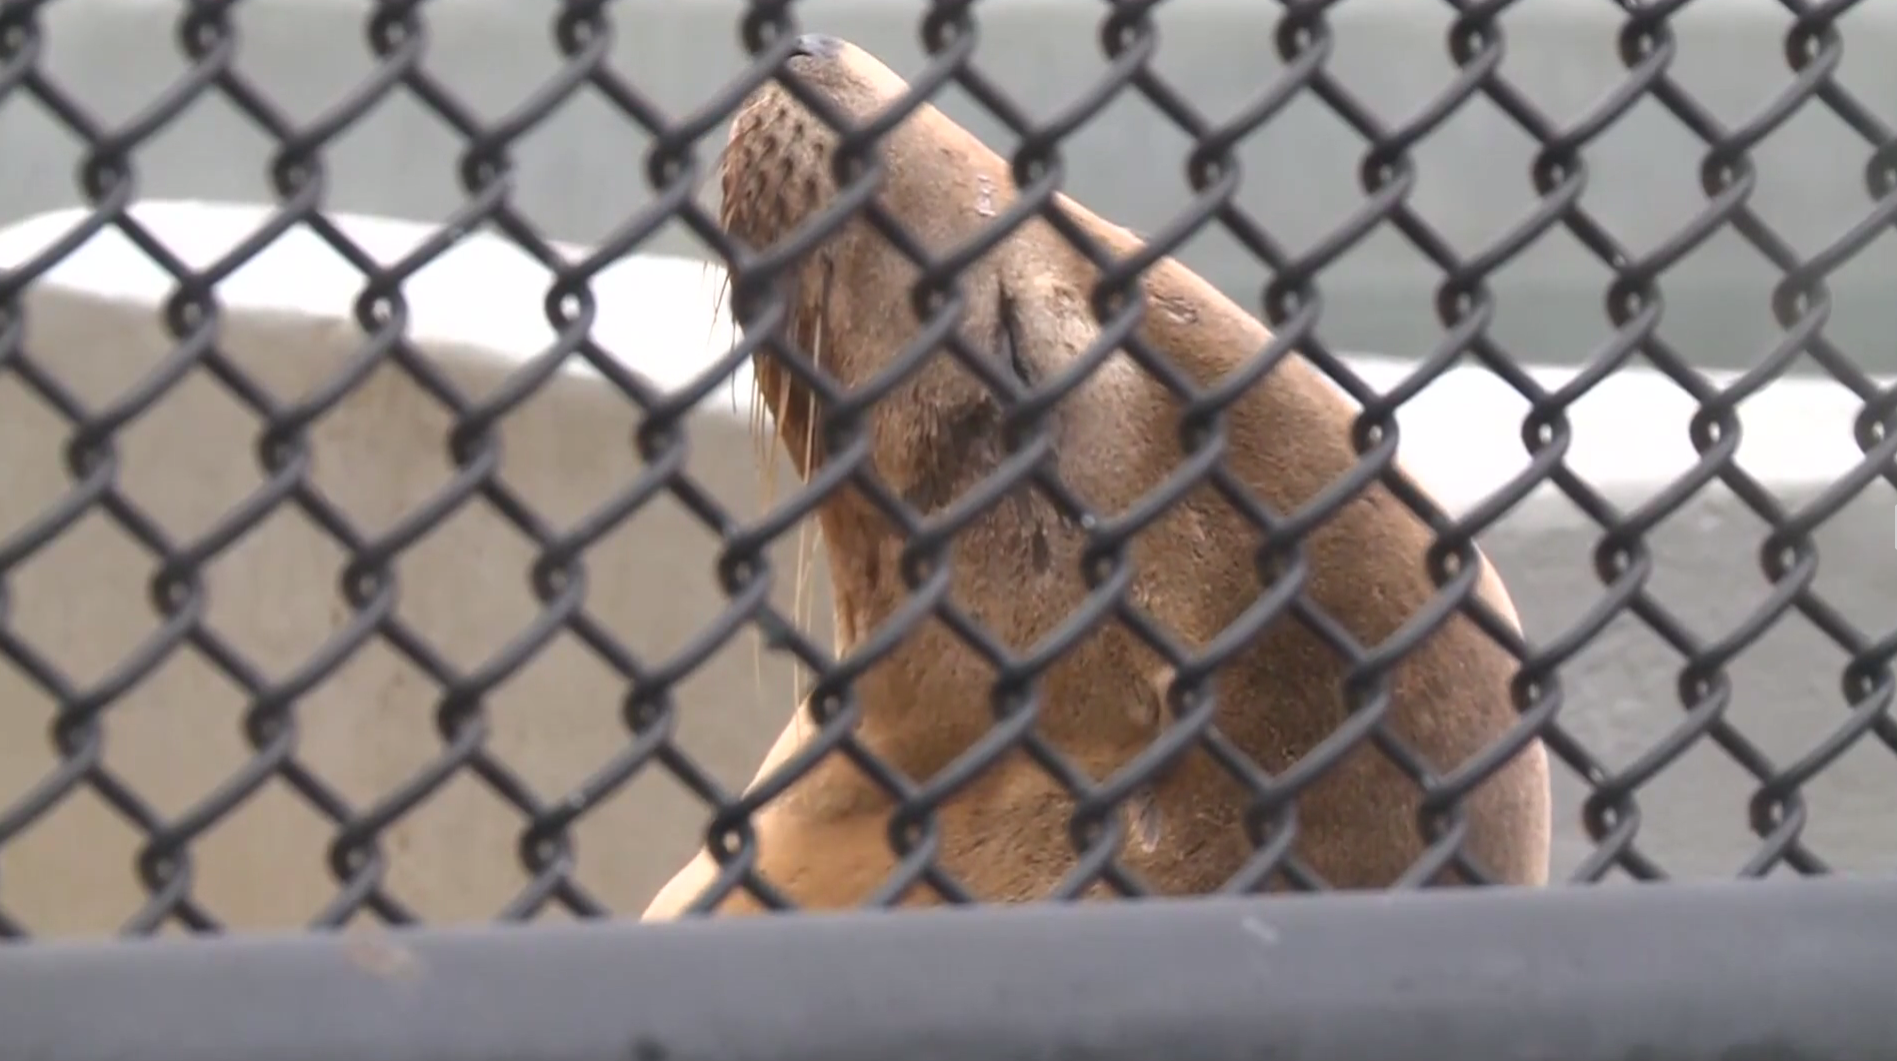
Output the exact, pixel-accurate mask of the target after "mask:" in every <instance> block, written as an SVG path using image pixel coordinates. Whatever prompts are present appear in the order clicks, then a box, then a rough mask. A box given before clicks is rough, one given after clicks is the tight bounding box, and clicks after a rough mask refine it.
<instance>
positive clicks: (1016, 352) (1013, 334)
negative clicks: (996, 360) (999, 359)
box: [997, 289, 1034, 387]
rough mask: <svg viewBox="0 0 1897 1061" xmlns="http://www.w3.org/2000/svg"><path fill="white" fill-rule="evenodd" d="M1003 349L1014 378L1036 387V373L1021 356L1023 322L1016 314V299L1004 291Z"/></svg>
mask: <svg viewBox="0 0 1897 1061" xmlns="http://www.w3.org/2000/svg"><path fill="white" fill-rule="evenodd" d="M999 309H1000V312H999V314H997V315H998V316H999V317H1000V318H1001V340H1000V341H1001V349H1002V351H1003V352H1004V353H1005V354H1007V357H1008V368H1009V369H1010V370H1011V371H1013V372H1014V378H1015V379H1018V380H1020V381H1021V385H1022V386H1024V387H1032V386H1034V373H1033V372H1031V371H1029V369H1028V363H1027V359H1026V358H1024V357H1022V356H1021V322H1020V320H1019V319H1018V318H1017V317H1016V316H1015V313H1014V299H1012V298H1009V297H1008V292H1007V291H1006V290H1005V289H1004V290H1003V291H1002V292H1001V298H1000V304H999Z"/></svg>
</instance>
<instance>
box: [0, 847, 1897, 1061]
mask: <svg viewBox="0 0 1897 1061" xmlns="http://www.w3.org/2000/svg"><path fill="white" fill-rule="evenodd" d="M0 1029H4V1039H3V1040H0V1041H3V1042H4V1043H5V1048H4V1055H5V1057H6V1058H7V1059H9V1061H13V1059H17V1061H133V1059H137V1061H490V1059H492V1061H501V1059H506V1061H627V1059H636V1061H660V1059H691V1061H765V1059H769V1061H859V1059H860V1061H871V1059H875V1061H897V1059H900V1061H1015V1059H1021V1061H1026V1059H1029V1058H1034V1059H1052V1058H1060V1059H1062V1061H1171V1059H1175V1058H1176V1059H1179V1061H1187V1059H1191V1061H1240V1059H1244V1061H1257V1059H1261V1058H1272V1059H1279V1058H1283V1059H1291V1058H1298V1059H1312V1061H1317V1059H1323V1061H1395V1059H1398V1058H1408V1057H1429V1058H1432V1059H1437V1058H1439V1059H1442V1061H1452V1059H1453V1061H1500V1059H1504V1058H1506V1059H1531V1058H1532V1059H1548V1061H1555V1059H1559V1061H1610V1059H1611V1061H1629V1059H1634V1058H1665V1059H1667V1061H1736V1059H1764V1058H1771V1059H1774V1061H1799V1059H1809V1061H1819V1059H1823V1061H1859V1059H1862V1061H1872V1059H1876V1061H1889V1059H1891V1058H1893V1057H1897V881H1892V880H1874V879H1850V878H1836V879H1827V880H1812V881H1799V882H1796V883H1789V882H1788V883H1777V882H1754V883H1723V882H1720V883H1694V884H1667V885H1649V886H1638V887H1611V886H1603V887H1588V888H1582V887H1564V888H1557V889H1553V890H1547V891H1540V892H1533V891H1520V892H1503V891H1497V890H1491V891H1488V892H1484V893H1474V892H1464V893H1455V894H1451V893H1447V892H1435V893H1408V894H1392V895H1384V894H1356V895H1345V894H1331V895H1319V896H1308V897H1290V898H1283V899H1265V900H1241V899H1209V900H1195V901H1176V902H1149V903H1142V904H1136V905H1116V906H1114V907H1113V908H1111V909H1108V908H1106V907H1104V906H1100V905H1094V906H1085V907H1054V906H1040V907H1012V908H985V909H978V910H951V911H941V912H929V913H901V914H886V913H865V914H855V915H841V916H816V915H811V916H803V917H792V918H768V919H751V920H733V921H725V922H703V923H694V924H674V925H631V924H607V923H594V924H590V925H560V926H494V927H480V928H468V929H459V930H455V929H428V930H416V931H406V932H389V933H382V934H357V935H350V936H341V935H316V934H306V935H281V936H249V937H244V936H230V937H225V938H222V939H188V940H187V939H171V940H153V941H140V942H103V941H102V942H96V943H56V944H33V945H20V946H11V947H0Z"/></svg>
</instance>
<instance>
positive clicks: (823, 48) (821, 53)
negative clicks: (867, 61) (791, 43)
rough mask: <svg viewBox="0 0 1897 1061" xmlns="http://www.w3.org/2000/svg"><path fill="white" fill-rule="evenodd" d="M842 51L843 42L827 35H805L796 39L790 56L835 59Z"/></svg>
mask: <svg viewBox="0 0 1897 1061" xmlns="http://www.w3.org/2000/svg"><path fill="white" fill-rule="evenodd" d="M842 51H843V42H842V41H840V40H838V39H837V38H835V37H832V36H830V35H829V34H827V33H805V34H803V35H801V36H799V37H798V38H797V44H796V47H795V48H794V49H793V50H792V52H791V54H792V55H808V56H810V57H811V58H813V59H835V58H836V57H837V56H838V55H839V54H841V53H842Z"/></svg>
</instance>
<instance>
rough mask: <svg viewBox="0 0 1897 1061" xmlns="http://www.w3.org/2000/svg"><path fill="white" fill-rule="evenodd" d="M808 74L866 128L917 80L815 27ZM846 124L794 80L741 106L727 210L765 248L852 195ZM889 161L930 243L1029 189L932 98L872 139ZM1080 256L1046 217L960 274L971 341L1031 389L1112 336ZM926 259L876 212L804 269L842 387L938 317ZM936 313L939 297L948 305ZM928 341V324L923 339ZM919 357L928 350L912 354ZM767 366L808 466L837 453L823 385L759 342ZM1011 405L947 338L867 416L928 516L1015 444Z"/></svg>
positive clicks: (908, 496) (880, 369) (729, 163)
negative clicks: (923, 297) (1005, 428)
mask: <svg viewBox="0 0 1897 1061" xmlns="http://www.w3.org/2000/svg"><path fill="white" fill-rule="evenodd" d="M786 65H787V67H788V76H789V77H792V78H795V79H797V80H798V81H799V82H800V83H801V84H802V85H803V86H804V87H805V88H806V89H807V90H808V91H810V92H812V93H814V94H815V95H816V96H818V97H819V98H820V99H822V100H823V101H824V103H826V104H828V105H829V107H830V108H831V109H832V110H834V111H835V112H836V113H837V114H838V116H840V117H841V118H843V119H844V120H845V121H847V122H849V123H850V124H851V125H853V126H857V127H861V126H862V125H864V124H866V123H869V122H873V121H875V120H876V119H878V118H881V117H884V116H886V115H888V114H890V113H892V108H893V107H895V106H896V105H897V104H899V103H901V102H902V101H903V98H904V97H905V96H906V95H907V94H908V93H909V91H910V88H909V85H908V84H907V83H906V82H905V81H904V80H903V79H902V78H901V77H899V76H898V75H897V74H896V73H895V72H893V71H892V70H890V69H889V68H888V67H887V66H885V65H884V64H883V63H882V62H881V61H880V60H878V59H877V58H876V57H874V56H872V55H870V54H869V53H868V52H865V51H863V50H862V49H860V48H858V47H856V46H855V45H853V44H850V43H848V42H846V41H842V40H838V39H836V38H834V37H826V36H821V35H817V34H806V35H804V36H803V37H800V38H799V39H798V49H797V53H796V54H795V55H794V56H793V57H792V58H791V59H790V60H789V61H788V63H787V64H786ZM838 142H839V137H838V135H837V133H836V132H835V131H834V130H832V129H831V128H830V127H829V126H828V125H826V123H825V122H824V121H823V120H821V119H820V118H818V117H817V116H816V115H814V114H812V113H811V112H810V111H809V110H807V109H806V108H805V107H804V106H803V105H802V104H801V103H799V102H798V101H797V99H795V98H794V96H793V95H792V93H791V92H789V91H787V90H786V89H784V88H783V87H782V86H781V85H779V84H776V83H772V84H769V85H767V86H765V87H764V88H762V89H760V90H758V91H757V92H755V93H754V94H753V95H752V96H751V98H750V99H749V100H748V101H747V102H746V104H745V106H744V107H743V109H742V110H741V111H740V112H739V114H738V115H737V117H736V119H735V121H734V123H733V127H732V131H731V137H730V142H729V145H728V147H727V149H726V154H725V158H724V166H723V194H724V197H723V206H722V211H721V218H720V220H721V223H722V225H723V227H724V228H725V229H726V231H727V232H729V233H730V234H732V235H735V236H737V237H738V238H739V239H741V240H743V241H744V242H745V243H746V244H748V245H749V246H750V247H751V248H754V249H761V248H766V247H771V246H774V245H778V244H780V243H781V242H782V241H784V240H786V239H788V238H791V237H793V236H794V234H796V233H797V232H799V231H800V230H801V229H803V228H804V227H805V226H807V225H809V224H810V223H812V221H813V220H815V219H817V216H818V215H819V214H820V213H821V212H822V211H823V209H824V208H825V207H827V206H830V205H832V204H835V203H836V201H837V199H838V191H839V189H838V185H837V181H836V178H835V173H834V171H833V166H832V159H833V157H834V154H835V152H836V150H837V146H838ZM868 157H871V158H873V159H875V160H876V161H877V162H879V163H880V166H881V173H880V175H879V176H864V177H860V178H856V179H853V180H852V181H851V182H850V183H849V185H848V187H847V188H846V191H847V190H854V189H855V188H857V187H861V186H867V185H870V184H873V185H874V187H875V201H876V202H877V204H878V205H879V206H880V207H881V208H882V209H883V210H884V211H885V212H886V214H887V215H888V216H890V217H891V218H893V219H895V220H896V223H897V224H898V225H899V227H900V228H901V229H902V230H903V232H904V233H906V235H907V236H908V237H909V238H910V239H911V240H913V242H914V245H915V246H917V247H919V248H921V249H922V250H923V251H924V252H926V253H927V254H929V255H931V256H934V257H939V256H941V255H942V254H943V253H945V252H948V251H951V250H955V249H959V248H961V247H963V246H965V245H967V244H968V243H969V241H971V240H974V239H976V238H977V237H979V236H981V235H983V234H984V233H986V232H988V231H989V230H991V229H993V228H994V227H995V225H996V219H997V217H998V215H999V214H1001V213H1002V212H1003V211H1004V210H1006V208H1007V207H1008V205H1009V204H1010V203H1012V202H1013V201H1014V199H1015V194H1016V193H1015V185H1014V182H1013V179H1012V177H1011V176H1010V173H1009V167H1008V164H1007V162H1006V161H1005V160H1003V159H1002V158H1000V157H999V156H998V155H996V154H995V153H994V152H993V151H991V150H989V149H988V147H987V146H985V145H984V144H982V143H981V142H980V141H979V140H977V139H975V137H973V136H972V135H971V134H969V133H968V132H967V131H966V130H964V129H962V128H961V127H960V126H958V125H956V124H955V123H954V122H953V121H951V120H949V119H948V118H947V117H946V116H945V115H943V114H942V113H941V112H940V111H939V110H937V109H936V108H935V107H934V106H931V105H929V104H926V103H925V104H922V105H921V106H918V107H916V108H915V109H914V110H913V111H912V112H910V113H909V114H908V115H907V116H906V117H904V118H903V119H902V120H901V121H900V122H899V123H897V124H896V125H895V126H894V128H893V129H891V130H890V131H889V132H888V133H887V134H886V135H885V136H884V137H883V138H882V140H881V142H880V144H879V145H877V146H876V147H874V148H872V149H870V152H869V156H868ZM1076 262H1077V256H1076V255H1075V253H1074V252H1073V250H1072V249H1071V248H1069V247H1066V246H1065V245H1064V244H1062V243H1061V241H1060V237H1059V236H1058V235H1057V234H1056V233H1055V232H1053V231H1052V230H1051V229H1050V228H1048V227H1047V226H1046V225H1045V224H1044V223H1039V222H1031V223H1028V224H1025V225H1022V226H1020V227H1019V228H1017V229H1016V231H1015V232H1014V233H1013V234H1012V235H1011V236H1010V237H1008V239H1007V240H1006V241H1005V243H1004V244H1003V246H1002V248H1000V249H997V250H994V251H991V252H989V253H987V254H985V255H983V256H981V257H980V258H978V259H977V260H975V261H974V262H973V263H972V264H970V265H968V266H967V267H966V268H964V269H962V270H960V271H959V273H957V274H956V275H957V280H956V283H957V286H958V287H959V289H960V294H961V296H962V298H963V299H964V300H965V301H964V305H965V310H964V312H963V314H962V317H961V320H960V323H959V326H957V327H956V328H955V332H956V334H957V335H958V336H959V337H960V340H961V342H962V344H963V348H964V349H965V350H967V351H970V352H972V353H975V354H977V355H978V356H980V357H982V358H984V359H985V360H986V362H987V363H988V364H990V365H991V366H992V367H993V369H994V370H995V371H996V372H998V373H1000V374H1002V375H1004V376H1006V377H1009V378H1011V379H1012V380H1013V381H1014V383H1015V385H1016V386H1018V387H1020V388H1027V387H1030V386H1032V385H1033V384H1034V383H1036V382H1037V381H1040V380H1044V379H1045V378H1046V377H1047V376H1049V375H1050V374H1052V373H1053V372H1055V371H1056V370H1057V369H1058V368H1059V367H1061V366H1062V365H1063V364H1065V363H1066V362H1067V361H1068V360H1070V359H1071V358H1072V357H1073V356H1074V355H1075V354H1077V353H1078V352H1080V351H1082V350H1084V349H1085V348H1086V346H1087V344H1088V343H1089V342H1091V340H1092V339H1093V338H1094V336H1095V334H1096V333H1097V328H1096V325H1095V322H1094V319H1093V317H1092V316H1091V315H1090V312H1089V310H1088V308H1087V303H1086V298H1087V296H1088V294H1089V293H1088V292H1087V291H1085V290H1074V289H1073V285H1072V284H1070V283H1066V282H1065V281H1066V280H1067V279H1068V278H1069V277H1075V276H1078V272H1079V271H1077V270H1075V269H1074V268H1073V266H1074V265H1075V264H1076ZM920 278H921V273H920V272H919V270H918V269H917V268H916V267H915V266H914V264H913V263H912V261H911V260H910V259H909V258H908V257H906V256H905V254H904V253H903V251H902V250H901V249H899V248H898V247H897V246H895V245H894V244H892V243H891V242H890V241H889V240H888V239H887V237H886V236H885V235H884V234H883V233H882V232H879V231H878V230H877V229H876V227H875V226H874V225H872V224H871V223H870V222H869V221H867V220H865V219H863V218H862V217H861V216H860V214H858V215H855V216H852V217H851V218H850V219H849V220H848V221H845V222H843V223H842V224H841V225H840V226H839V227H838V228H837V229H836V230H835V231H834V232H833V233H832V234H831V235H830V236H829V237H828V238H827V239H825V240H823V241H822V242H821V243H819V244H818V245H817V246H816V248H815V249H814V250H813V251H811V252H810V253H807V254H805V255H804V256H803V257H802V258H801V259H800V260H799V262H798V263H797V264H796V265H795V266H793V267H792V268H791V269H790V270H788V275H787V276H786V277H785V278H784V279H785V280H786V281H787V282H788V283H787V290H788V293H789V295H790V297H791V299H792V303H791V310H792V312H791V322H790V326H789V328H788V337H789V338H791V339H792V340H793V341H794V342H795V345H796V347H797V349H798V350H799V351H800V352H802V353H803V354H805V355H807V356H809V357H811V358H813V359H814V360H815V361H816V363H817V366H818V367H819V368H820V369H821V370H822V371H823V372H824V373H825V374H826V375H827V376H828V378H829V379H831V380H833V381H835V383H836V384H837V385H838V386H839V387H841V388H842V389H845V390H849V391H856V390H859V389H861V388H864V387H866V386H872V385H875V384H877V383H878V382H879V381H882V380H888V379H889V378H890V377H888V376H886V375H885V374H886V373H888V372H890V370H892V369H894V368H897V367H898V365H899V363H900V362H903V361H905V360H906V359H905V353H906V352H908V351H911V350H912V349H914V348H915V347H916V346H917V344H918V341H919V337H923V336H924V332H925V325H924V323H923V321H922V320H920V319H919V318H918V314H917V309H916V305H917V301H916V285H917V281H918V280H919V279H920ZM931 313H932V315H933V311H931ZM922 341H924V342H926V338H924V339H922ZM910 360H912V359H910ZM753 367H754V371H755V378H756V380H757V384H758V388H759V391H760V393H761V396H762V400H763V401H764V403H765V405H766V407H767V408H768V409H769V410H770V412H771V413H772V414H773V417H774V419H775V421H776V423H777V428H778V433H779V435H780V437H781V438H782V439H783V442H784V444H785V446H786V448H787V449H789V450H790V451H791V459H792V461H793V462H794V463H795V464H797V465H798V467H799V471H800V473H802V474H804V475H805V476H806V477H808V475H809V474H810V473H811V471H812V470H813V469H812V468H810V467H804V465H805V463H806V456H808V458H809V463H810V464H812V465H817V464H821V463H822V461H823V460H824V459H825V451H826V446H825V440H824V438H823V432H822V430H821V429H820V428H817V429H815V430H813V427H816V425H813V423H812V422H811V417H810V409H811V407H812V400H811V396H810V395H809V394H808V392H807V391H806V390H805V389H804V388H803V387H802V385H801V384H800V383H799V382H798V381H797V380H796V379H794V378H792V377H793V375H794V374H792V373H789V372H787V370H785V369H784V368H783V367H782V366H781V364H780V363H779V361H778V360H777V358H776V356H775V355H772V354H770V353H767V352H762V351H761V352H760V353H759V355H758V357H757V358H756V360H755V363H754V366H753ZM1001 421H1002V405H1001V402H1000V400H999V399H998V398H997V396H996V394H995V392H994V390H993V389H992V388H991V387H990V386H989V385H988V384H987V383H986V382H984V381H983V380H981V379H980V378H978V377H977V375H976V374H974V373H973V372H971V371H970V370H969V369H968V368H967V367H965V366H964V365H962V364H960V363H957V362H956V360H955V359H954V357H952V356H950V354H949V353H948V352H947V351H946V350H943V349H940V348H939V347H938V348H937V349H935V350H931V351H930V352H929V356H928V357H927V358H926V360H924V361H923V362H922V363H921V365H920V366H919V367H917V368H916V369H915V370H914V371H913V372H912V373H910V374H909V375H908V376H907V377H906V378H905V379H903V380H902V381H901V382H900V383H897V384H895V386H894V387H893V389H892V390H891V392H890V393H888V395H887V396H886V398H885V400H883V401H880V402H878V403H877V405H876V407H875V408H874V410H873V411H871V412H869V413H868V415H867V417H866V418H865V420H864V421H863V426H864V428H865V430H866V431H867V432H868V434H869V436H870V441H871V450H872V451H873V454H874V466H875V469H876V472H877V473H878V475H879V476H880V477H881V479H882V480H883V482H884V483H885V484H886V485H887V486H888V487H889V488H890V489H891V490H892V491H894V492H895V493H896V494H898V495H899V496H901V497H902V498H903V499H904V500H905V501H907V502H908V503H909V505H910V506H911V507H912V508H914V509H915V510H917V511H918V512H920V513H923V514H927V513H929V512H931V511H934V510H936V509H939V508H941V507H942V506H944V505H945V504H947V503H949V502H950V501H951V500H953V498H954V497H955V496H956V495H958V494H959V493H961V492H963V491H965V490H966V489H967V488H968V487H970V486H971V485H973V484H974V482H975V481H976V480H978V479H980V478H981V477H982V475H983V474H985V473H986V472H987V471H989V470H990V469H991V468H992V467H993V465H994V464H995V463H996V461H997V460H998V459H999V458H1000V457H1001V455H1002V446H1001V439H1002V432H1001V430H1000V427H1001Z"/></svg>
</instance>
